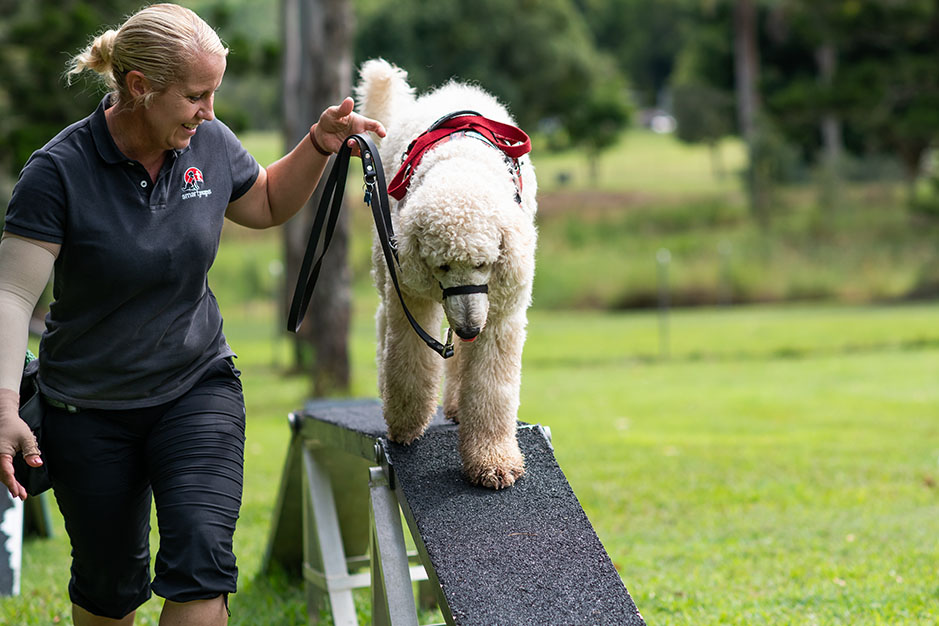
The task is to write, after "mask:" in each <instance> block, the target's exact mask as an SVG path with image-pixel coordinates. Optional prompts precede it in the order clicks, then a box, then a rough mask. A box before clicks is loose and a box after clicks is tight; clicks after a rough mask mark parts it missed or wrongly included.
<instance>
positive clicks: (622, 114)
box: [567, 70, 632, 185]
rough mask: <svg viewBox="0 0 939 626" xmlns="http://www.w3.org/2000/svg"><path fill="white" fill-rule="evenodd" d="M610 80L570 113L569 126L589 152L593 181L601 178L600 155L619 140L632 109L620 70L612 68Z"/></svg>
mask: <svg viewBox="0 0 939 626" xmlns="http://www.w3.org/2000/svg"><path fill="white" fill-rule="evenodd" d="M609 76H610V78H609V80H608V81H606V82H604V83H601V84H600V85H598V86H597V87H596V88H595V89H594V90H593V91H591V92H590V93H588V94H587V95H586V99H585V101H584V102H583V103H582V104H581V105H580V106H579V107H578V108H577V109H575V110H574V112H573V113H572V114H571V116H570V118H569V120H568V123H567V130H568V132H569V133H571V135H572V136H573V137H576V138H577V141H576V142H575V143H577V144H579V145H580V146H582V147H583V148H584V149H585V150H586V152H587V160H588V164H589V177H590V182H591V183H592V184H594V185H596V184H597V183H598V182H599V163H600V155H601V154H602V153H603V151H604V150H606V149H608V148H610V147H612V146H613V145H615V144H616V141H617V139H618V138H619V137H620V136H621V133H620V130H621V129H622V128H624V127H625V126H626V125H628V124H629V120H630V118H631V117H632V109H631V108H630V106H629V104H628V103H627V101H626V99H625V98H624V94H625V92H626V87H625V85H624V84H623V82H622V80H621V79H620V78H619V76H618V74H617V73H616V72H614V71H612V70H611V71H610V73H609Z"/></svg>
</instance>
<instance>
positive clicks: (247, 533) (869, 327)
mask: <svg viewBox="0 0 939 626" xmlns="http://www.w3.org/2000/svg"><path fill="white" fill-rule="evenodd" d="M248 139H250V140H251V142H252V144H251V145H252V150H253V151H254V153H255V154H256V155H257V156H258V158H259V160H260V161H261V162H270V161H271V160H273V159H274V158H275V156H276V154H277V152H278V150H277V143H278V142H277V141H275V140H274V139H273V138H272V137H271V136H270V135H265V136H260V137H252V138H248ZM734 150H735V148H734V147H733V146H732V145H730V146H728V147H727V153H726V155H725V156H726V162H727V164H728V166H730V165H731V163H732V162H733V158H735V157H734V156H733V155H734V154H735V153H734ZM631 151H636V152H638V153H639V155H637V154H632V153H631ZM640 155H641V156H640ZM610 159H611V160H610V161H609V163H611V164H616V165H615V167H616V168H617V169H618V170H619V171H620V173H619V174H618V173H617V172H616V171H614V170H613V167H614V166H610V167H609V169H608V167H607V165H606V163H607V162H606V161H605V162H604V164H603V165H601V175H602V176H608V177H611V178H604V179H603V181H602V182H601V183H599V184H598V185H597V186H596V188H593V187H590V184H589V182H587V181H585V179H584V178H583V176H584V175H585V174H584V172H585V168H586V164H585V163H584V164H581V163H580V162H578V161H577V160H576V157H572V156H571V155H568V156H567V158H566V159H565V158H562V157H554V156H551V157H545V158H544V159H542V160H541V161H538V160H536V166H537V167H538V168H539V175H540V176H541V177H542V189H543V190H545V195H544V198H543V200H542V202H541V206H542V209H543V211H542V216H541V217H540V218H539V219H540V223H539V225H540V232H541V239H540V242H541V248H540V252H539V254H540V256H539V265H538V282H537V284H536V288H535V308H534V309H533V310H532V311H531V313H530V316H529V318H530V326H529V335H528V341H527V344H526V349H525V357H524V359H525V360H524V366H523V386H522V405H521V409H520V413H519V419H522V420H525V421H528V422H536V423H542V424H545V425H548V426H550V427H551V429H552V432H553V438H554V445H555V448H556V455H557V458H558V460H559V462H560V465H561V467H562V469H563V470H564V471H565V473H566V475H567V477H568V479H569V481H570V483H571V485H572V486H573V488H574V491H575V493H576V494H577V495H578V497H579V499H580V501H581V503H582V505H583V506H584V509H585V510H586V512H587V514H588V516H589V518H590V519H591V521H592V522H593V524H594V526H595V528H596V530H597V533H598V535H599V536H600V539H601V540H602V541H603V543H604V545H605V546H606V548H607V550H608V552H609V553H610V556H611V557H612V559H613V562H614V563H615V565H616V566H617V569H618V570H619V572H620V574H621V576H622V578H623V580H624V582H625V584H626V586H627V587H628V589H629V591H630V592H631V594H632V596H633V598H634V600H635V601H636V604H637V606H638V607H639V609H640V611H641V612H642V613H643V616H644V617H645V618H646V620H647V622H648V623H649V624H650V625H653V624H656V625H657V624H669V625H671V624H676V625H678V624H688V625H691V624H694V625H696V626H700V625H708V624H774V625H775V624H821V625H828V624H852V625H854V624H884V625H887V624H890V625H895V624H904V625H906V624H911V625H919V624H922V625H927V624H935V623H937V622H939V582H937V578H936V563H937V562H939V543H937V541H936V539H935V538H936V536H937V535H939V385H936V380H937V376H939V324H937V320H939V304H937V303H936V302H922V303H915V302H908V301H905V302H899V301H898V298H897V297H896V296H897V294H899V293H903V290H904V289H905V287H904V286H907V287H908V286H910V285H912V284H915V282H916V281H917V280H919V278H918V276H920V275H921V273H922V272H923V271H924V270H923V268H926V267H928V266H929V259H930V258H932V257H930V254H935V253H934V252H932V248H934V247H935V243H934V242H935V238H934V233H933V231H932V229H933V228H934V227H933V226H931V225H925V226H923V225H920V226H919V227H917V226H916V224H915V223H911V222H910V221H909V216H907V215H906V214H905V213H904V212H903V211H902V210H898V209H897V208H896V206H897V204H896V198H895V197H894V196H893V195H892V192H890V191H889V190H886V191H884V190H883V189H881V188H874V187H865V188H860V187H859V188H856V189H852V191H851V193H852V194H854V195H853V196H852V197H854V198H855V199H857V200H858V204H857V210H856V211H850V212H847V213H844V212H842V213H838V214H833V215H820V213H819V212H818V210H817V209H816V208H815V207H814V206H813V204H812V201H811V199H810V195H811V193H810V191H808V190H804V189H803V190H794V191H793V192H792V194H791V195H790V196H789V200H788V202H789V204H785V205H781V206H782V208H781V209H780V215H779V217H778V219H776V220H775V223H774V226H773V230H772V231H771V232H765V233H760V232H759V231H758V229H756V228H755V227H754V226H753V225H752V224H751V223H750V221H749V219H748V218H747V216H746V214H745V210H744V209H743V204H742V199H741V196H740V192H739V189H738V188H737V187H736V185H735V184H734V183H733V182H728V181H727V180H719V179H713V178H711V177H710V174H709V173H708V172H707V168H708V167H709V164H708V161H707V158H706V154H705V153H704V152H703V151H701V150H697V151H694V150H690V151H689V150H686V149H685V148H683V147H681V146H677V144H675V143H674V142H672V141H671V140H670V139H668V138H664V139H663V138H659V137H657V136H652V135H649V134H644V133H635V134H631V135H630V136H628V137H627V138H626V140H625V142H624V144H623V146H622V147H621V149H619V150H617V151H616V152H615V153H614V154H612V155H611V157H610ZM581 168H583V169H581ZM619 168H625V169H621V170H620V169H619ZM560 172H569V173H570V174H571V176H570V179H569V182H568V184H567V186H561V185H560V184H559V183H558V177H557V174H558V173H560ZM617 178H620V179H622V180H621V181H620V182H621V184H617V183H616V179H617ZM685 183H687V187H683V185H685ZM588 187H589V188H588ZM865 194H866V195H865ZM353 197H355V196H353ZM807 198H808V199H807ZM861 200H864V201H863V202H861ZM885 207H887V208H890V209H892V210H890V211H887V210H886V209H885ZM353 211H354V213H353V221H354V224H355V228H354V231H355V234H354V237H355V240H354V242H353V255H354V258H353V259H352V263H353V267H354V270H355V273H356V285H355V293H356V297H355V319H354V328H353V333H352V336H351V344H350V345H351V356H352V362H353V383H352V386H353V389H352V395H354V396H356V397H374V396H375V394H376V391H375V389H376V385H375V367H374V331H373V321H372V313H373V311H374V306H375V295H374V293H373V291H372V289H371V288H370V286H369V285H368V279H367V275H366V273H365V270H366V268H367V259H366V258H364V257H365V256H367V252H366V251H367V247H368V241H367V235H366V234H365V233H366V231H367V219H366V211H365V209H364V207H360V206H355V207H353ZM288 227H289V226H288ZM930 237H933V238H932V240H931V241H930ZM224 239H225V240H224V241H223V244H222V248H221V250H220V256H219V260H218V262H217V266H216V268H214V269H213V272H212V276H211V281H212V285H213V289H214V290H215V291H216V293H217V294H218V298H219V301H220V303H221V306H222V309H223V313H224V314H225V319H226V333H227V335H228V337H229V340H230V342H231V343H232V345H233V346H234V348H235V350H236V351H237V352H238V353H239V356H240V358H239V362H238V365H239V367H240V368H241V369H242V370H243V372H244V377H243V379H244V383H245V390H246V400H247V404H248V415H249V421H248V441H247V448H246V461H245V463H246V485H245V496H244V506H243V509H242V516H241V519H240V521H239V525H238V531H237V533H236V537H235V542H236V546H235V547H236V552H237V554H238V558H239V567H240V569H241V583H240V588H241V590H240V592H239V593H238V594H237V595H235V596H234V597H233V598H232V602H231V606H232V621H231V623H232V624H235V625H245V626H247V625H252V626H253V625H262V626H263V625H270V626H284V625H290V624H303V623H305V615H304V610H305V609H304V601H303V593H302V590H301V589H300V588H299V587H298V586H297V585H296V584H294V583H293V582H292V581H288V580H285V579H284V577H282V576H274V577H272V578H266V577H260V576H259V575H258V571H259V568H260V564H261V559H262V556H263V553H264V549H265V546H266V542H267V536H268V533H269V530H270V519H271V515H272V506H273V501H274V498H275V495H276V490H277V485H278V481H279V479H280V472H281V469H282V463H283V458H284V454H285V451H286V448H287V441H288V434H289V433H288V428H287V425H286V414H287V413H288V412H289V411H291V410H294V409H297V408H299V407H300V406H301V405H302V403H303V401H304V398H305V397H306V396H307V394H308V392H309V382H308V381H307V380H306V379H304V378H302V377H297V376H289V375H286V374H284V370H285V367H286V365H287V363H288V344H287V341H286V339H285V338H284V337H283V335H282V334H281V333H280V331H279V329H280V328H281V327H282V325H283V322H282V320H279V319H276V314H275V311H274V306H273V305H272V304H271V302H272V296H273V294H274V293H275V285H276V280H275V277H276V275H277V273H276V270H277V264H276V261H277V259H279V251H278V243H277V234H276V233H262V234H253V233H247V232H245V231H243V230H241V229H237V228H233V229H229V230H227V231H226V233H225V236H224ZM725 241H730V242H731V245H730V248H729V250H730V252H729V253H728V252H727V250H728V248H727V246H723V247H721V243H722V242H725ZM806 242H808V243H806ZM764 244H765V245H764ZM822 244H823V245H822ZM865 246H866V247H865ZM661 247H668V248H669V249H670V250H671V251H672V254H673V263H672V266H671V268H670V269H671V275H670V278H671V280H672V285H673V288H674V295H675V300H677V301H680V300H681V298H680V297H679V296H681V294H682V293H684V294H685V295H686V296H687V297H689V298H690V296H689V295H688V294H690V293H691V291H690V290H691V288H692V287H695V286H702V285H703V286H704V287H707V290H706V293H707V294H710V295H708V296H707V297H704V296H702V297H701V298H700V299H699V300H696V301H694V302H695V303H696V304H701V303H705V304H706V303H707V302H708V298H712V297H717V296H716V295H715V294H725V296H726V294H727V293H730V294H731V296H730V297H727V300H729V301H734V302H739V301H741V300H743V297H742V295H743V294H745V293H750V294H752V293H762V294H764V295H765V298H763V299H765V300H769V301H781V300H785V299H786V298H787V297H789V298H792V297H796V296H798V295H799V294H802V296H803V298H813V299H815V302H812V303H807V302H805V301H802V302H798V301H797V302H789V303H785V302H776V303H774V304H757V305H746V306H734V307H729V306H699V307H696V308H683V309H675V310H673V311H672V312H671V314H670V315H669V316H668V318H667V320H665V319H662V318H660V317H659V316H658V315H657V314H656V313H655V312H654V311H653V310H631V311H625V310H617V308H618V307H621V306H625V305H627V304H629V303H640V304H642V303H645V304H648V303H649V302H651V301H654V294H655V292H656V289H657V284H656V268H655V262H654V256H655V252H656V251H657V250H658V249H659V248H661ZM722 250H723V252H721V251H722ZM722 255H723V256H722ZM728 258H729V259H730V261H726V259H728ZM597 268H600V269H599V270H598V269H597ZM725 280H726V282H722V281H725ZM726 285H731V287H732V288H731V290H730V291H729V292H728V291H726ZM793 285H796V286H797V287H798V289H797V288H796V287H793ZM800 285H801V286H800ZM819 285H820V286H819ZM871 285H875V286H876V285H892V287H890V289H887V288H886V287H882V288H874V287H871ZM757 288H759V289H761V290H762V291H758V290H757ZM721 290H724V291H721ZM839 290H840V291H839ZM643 293H645V295H643ZM637 294H638V295H637ZM650 294H652V295H650ZM872 294H874V295H872ZM722 297H723V296H722ZM888 300H889V301H892V302H894V303H893V304H885V303H883V302H884V301H888ZM845 302H850V303H852V304H850V305H848V304H845ZM878 302H879V303H878ZM588 306H599V307H601V309H594V310H589V309H587V308H586V307H588ZM665 328H667V331H668V332H667V336H666V335H664V334H663V332H662V331H663V329H665ZM666 339H667V340H666ZM53 508H54V507H53ZM55 522H56V525H57V535H56V536H55V537H54V538H53V539H42V540H39V539H31V540H29V541H28V542H27V543H26V546H25V550H24V565H23V592H22V595H21V596H20V597H17V598H10V599H0V624H3V625H6V624H10V625H11V626H12V625H14V624H16V625H46V624H58V623H69V622H70V617H69V616H68V611H69V604H68V601H67V596H66V591H65V587H66V583H67V580H68V565H69V557H68V553H69V547H68V543H67V540H66V538H65V535H64V531H63V530H62V528H61V520H60V519H59V518H58V516H57V515H55ZM362 599H363V602H362V603H361V607H360V610H361V617H362V620H361V623H368V615H369V610H368V606H367V602H365V601H364V600H365V598H364V597H363V598H362ZM159 608H160V602H159V600H158V599H153V600H151V601H150V602H148V603H147V604H146V605H144V607H142V609H141V610H140V611H139V613H138V621H137V623H138V624H149V625H156V624H157V620H158V615H159ZM428 617H430V619H433V617H431V616H428ZM438 619H439V618H438ZM512 626H514V625H512Z"/></svg>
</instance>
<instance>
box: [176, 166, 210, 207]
mask: <svg viewBox="0 0 939 626" xmlns="http://www.w3.org/2000/svg"><path fill="white" fill-rule="evenodd" d="M204 184H205V178H203V177H202V170H200V169H199V168H198V167H190V168H189V169H188V170H186V173H185V174H183V196H182V199H183V200H188V199H189V198H195V197H196V196H199V197H200V198H201V197H204V196H208V195H211V194H212V190H211V189H201V188H200V185H204Z"/></svg>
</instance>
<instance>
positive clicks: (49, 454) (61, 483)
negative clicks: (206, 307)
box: [42, 359, 245, 619]
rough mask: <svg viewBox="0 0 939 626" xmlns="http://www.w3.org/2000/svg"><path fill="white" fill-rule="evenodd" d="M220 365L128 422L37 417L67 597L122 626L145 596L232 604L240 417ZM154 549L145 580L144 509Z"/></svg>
mask: <svg viewBox="0 0 939 626" xmlns="http://www.w3.org/2000/svg"><path fill="white" fill-rule="evenodd" d="M238 374H239V372H238V370H237V369H235V367H234V365H233V364H232V363H231V360H230V359H223V360H219V361H218V362H217V363H216V364H214V365H213V366H212V367H210V368H209V370H208V371H207V372H206V374H205V376H203V378H202V379H201V380H200V381H199V382H198V383H196V385H195V387H193V388H192V389H191V390H190V391H188V392H187V393H186V394H184V395H183V396H182V397H180V398H178V399H177V400H174V401H172V402H168V403H166V404H161V405H159V406H155V407H148V408H144V409H133V410H127V411H104V410H98V409H82V410H80V411H78V412H77V413H69V412H67V411H65V410H61V409H55V408H53V407H47V409H48V413H47V415H46V420H45V422H44V424H43V440H42V456H43V459H44V460H45V462H46V465H47V467H48V469H49V475H50V478H51V479H52V485H53V489H54V491H55V498H56V501H57V502H58V505H59V509H60V510H61V511H62V515H63V517H64V518H65V529H66V531H67V532H68V535H69V539H70V540H71V543H72V569H71V572H72V577H71V581H70V582H69V596H70V598H71V600H72V602H73V603H74V604H77V605H78V606H80V607H82V608H83V609H85V610H86V611H89V612H91V613H92V614H94V615H99V616H102V617H110V618H112V619H120V618H122V617H124V616H125V615H127V614H128V613H130V612H131V611H134V610H135V609H136V608H137V607H138V606H140V605H141V604H143V603H144V602H145V601H146V600H147V599H148V598H149V597H150V593H151V589H152V591H153V593H155V594H157V595H159V596H162V597H163V598H166V599H168V600H172V601H174V602H188V601H191V600H203V599H208V598H214V597H217V596H219V595H225V594H228V593H234V592H235V588H236V581H237V577H238V568H237V567H236V566H235V555H234V553H233V552H232V536H233V534H234V532H235V521H236V520H237V519H238V510H239V508H240V507H241V492H242V479H243V467H244V441H245V409H244V398H243V396H242V390H241V381H240V380H239V379H238ZM151 495H152V498H153V501H154V502H155V503H156V510H157V523H158V526H159V535H160V548H159V552H158V553H157V556H156V561H155V563H154V578H153V582H152V584H151V581H150V548H149V545H150V544H149V535H150V501H151Z"/></svg>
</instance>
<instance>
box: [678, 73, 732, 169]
mask: <svg viewBox="0 0 939 626" xmlns="http://www.w3.org/2000/svg"><path fill="white" fill-rule="evenodd" d="M672 112H673V114H674V116H675V119H676V120H677V121H678V128H677V129H676V136H677V137H678V139H680V140H681V141H684V142H685V143H704V144H707V146H708V148H709V149H710V153H711V171H712V173H713V174H714V176H715V177H716V178H723V177H724V175H725V174H726V172H725V171H724V166H723V162H722V160H721V155H720V149H719V145H720V144H719V142H720V140H721V139H723V138H724V137H727V136H728V135H730V134H731V133H733V132H734V121H733V115H734V101H733V97H732V96H731V94H729V93H728V92H726V91H724V90H722V89H718V88H717V87H714V86H712V85H709V84H707V83H705V82H703V81H700V80H698V81H689V82H681V83H678V84H676V85H675V86H674V87H673V88H672Z"/></svg>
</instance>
